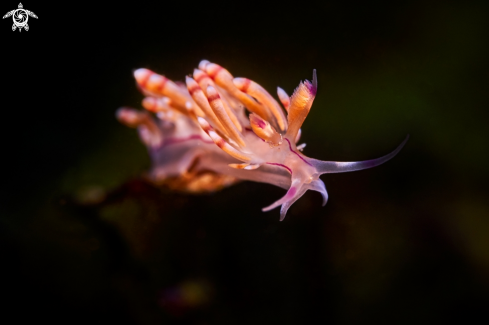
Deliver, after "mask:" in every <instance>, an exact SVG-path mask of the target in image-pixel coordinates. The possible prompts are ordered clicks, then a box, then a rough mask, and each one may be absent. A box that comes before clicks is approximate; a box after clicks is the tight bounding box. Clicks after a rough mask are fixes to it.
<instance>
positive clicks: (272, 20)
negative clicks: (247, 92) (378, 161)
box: [0, 0, 489, 324]
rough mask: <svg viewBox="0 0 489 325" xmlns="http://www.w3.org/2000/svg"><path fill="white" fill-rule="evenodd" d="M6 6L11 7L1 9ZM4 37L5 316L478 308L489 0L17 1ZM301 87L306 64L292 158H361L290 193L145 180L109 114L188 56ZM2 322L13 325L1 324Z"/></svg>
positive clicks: (126, 132) (124, 320)
mask: <svg viewBox="0 0 489 325" xmlns="http://www.w3.org/2000/svg"><path fill="white" fill-rule="evenodd" d="M16 6H17V4H16V3H13V2H12V3H10V4H9V7H7V4H2V9H3V11H4V12H7V11H10V10H12V9H15V8H16ZM24 8H25V9H29V10H31V11H33V12H34V13H36V15H37V16H38V17H39V19H37V20H36V19H32V18H31V19H29V25H30V30H29V31H28V32H24V31H23V32H21V33H19V32H12V31H11V28H10V27H11V21H7V19H6V20H3V21H2V25H1V38H2V43H3V44H4V46H3V49H2V63H3V68H2V69H3V71H4V72H3V73H2V79H3V87H2V107H3V109H2V114H3V115H2V121H3V125H2V128H1V132H2V139H3V141H2V143H3V145H4V149H3V155H2V158H3V159H2V163H3V170H4V175H5V176H4V177H3V182H2V184H3V190H2V196H1V197H2V203H1V205H0V208H1V221H0V261H1V270H2V288H1V290H0V292H1V293H2V295H3V296H4V298H6V299H3V303H2V317H4V318H5V319H6V320H10V321H9V322H7V323H27V322H29V323H30V322H39V321H49V322H50V323H52V324H58V323H59V324H86V323H88V322H89V323H97V324H98V323H100V324H102V323H116V322H117V323H119V324H278V323H280V324H318V323H329V324H374V323H375V324H442V323H443V324H448V323H462V322H464V323H467V322H469V323H473V321H474V320H476V319H479V320H484V322H483V323H485V322H487V321H488V316H487V306H488V302H489V235H488V234H489V200H488V198H489V196H488V194H489V191H488V189H487V183H488V181H489V173H488V172H487V167H486V165H487V161H489V153H488V147H489V128H488V127H487V122H488V118H489V110H488V107H489V106H488V105H489V95H488V94H489V82H488V79H489V69H488V68H489V64H488V61H487V57H488V55H489V44H488V42H489V20H488V17H489V10H488V9H489V4H488V3H487V1H435V0H433V1H431V0H430V1H397V2H385V1H368V2H367V1H364V2H360V1H358V2H354V1H350V2H345V1H323V2H318V3H315V2H304V3H295V4H291V5H288V4H286V3H283V2H277V3H267V4H263V3H251V2H246V3H245V2H231V1H228V2H223V3H212V2H202V3H201V4H200V5H199V6H196V5H192V4H190V3H182V4H181V5H177V4H174V3H170V2H161V1H160V2H147V3H145V2H142V1H138V2H135V3H133V4H131V5H122V4H119V5H106V4H100V3H96V2H94V3H89V2H83V3H80V4H78V5H76V6H75V5H73V4H66V6H61V5H60V6H55V5H53V4H40V3H29V4H28V3H24ZM204 58H205V59H208V60H210V61H213V62H217V63H219V64H220V65H222V66H224V67H226V68H227V69H228V70H230V71H231V72H232V73H233V74H234V75H235V76H244V77H248V78H250V79H253V80H255V81H257V82H259V83H260V84H261V85H263V86H264V87H265V88H266V89H268V90H269V91H270V92H271V93H272V94H274V90H275V88H276V86H281V87H282V88H284V89H285V90H286V91H287V92H289V93H292V91H293V89H294V88H295V87H296V86H297V85H298V83H299V81H300V80H304V79H306V78H307V79H310V78H311V76H312V69H314V68H315V69H317V71H318V80H319V92H318V95H317V97H316V100H315V102H314V105H313V107H312V110H311V113H310V115H309V117H308V118H307V119H306V122H305V124H304V126H303V129H302V130H303V136H302V141H303V142H306V143H307V147H306V149H305V151H304V153H305V154H306V155H307V156H309V157H313V158H316V159H322V160H337V161H342V160H343V161H352V160H353V161H354V160H364V159H371V158H376V157H379V156H382V155H384V154H386V153H388V152H390V151H391V150H393V149H394V148H395V147H396V146H397V145H398V144H399V143H400V142H401V141H402V139H403V138H404V137H405V136H406V134H410V135H411V138H410V140H409V142H408V143H407V145H406V147H405V148H404V149H403V150H402V151H401V152H400V153H399V154H398V155H397V156H396V157H395V158H394V159H393V160H391V161H389V162H388V163H386V164H385V165H382V166H380V167H376V168H374V169H370V170H365V171H360V172H354V173H347V174H332V175H325V176H323V177H322V179H323V180H324V182H325V184H326V188H327V189H328V192H329V195H330V199H329V202H328V204H327V205H326V207H324V208H323V207H321V198H320V195H319V194H317V193H315V192H314V193H312V192H308V193H306V195H304V197H303V198H302V199H300V200H299V201H298V202H297V203H295V204H294V205H293V207H292V208H291V209H290V210H289V213H288V215H287V217H286V218H285V220H284V221H283V222H279V221H278V220H279V213H278V210H274V211H272V212H268V213H262V212H261V208H262V207H264V206H267V205H268V204H270V203H272V202H274V201H275V200H276V199H278V198H280V197H281V196H282V195H283V192H284V191H283V190H281V189H279V188H274V187H273V186H270V185H267V184H258V183H251V182H243V183H240V184H238V185H235V186H233V187H230V188H227V189H224V190H222V191H220V192H216V193H213V194H210V195H202V196H193V195H184V194H179V193H173V192H171V191H169V190H166V189H158V188H155V187H153V186H151V185H150V184H148V183H146V182H144V181H143V180H142V179H141V175H142V174H143V173H144V171H146V170H148V168H149V159H148V156H147V154H146V151H145V148H144V147H143V145H142V144H141V143H140V142H139V140H138V138H137V135H136V132H135V131H134V130H132V129H128V128H125V127H123V126H122V125H120V124H118V123H117V121H116V120H115V116H114V114H115V110H116V109H117V108H118V107H120V106H132V107H138V108H139V107H140V101H141V99H142V95H140V94H139V92H138V91H137V89H136V87H135V83H134V80H133V78H132V70H133V69H136V68H139V67H146V68H150V69H152V70H154V71H157V72H159V73H161V74H165V75H166V76H168V77H169V78H171V79H173V80H183V79H184V76H185V75H186V74H189V73H191V72H192V69H193V68H194V67H196V66H197V64H198V62H199V61H200V60H201V59H204ZM11 317H15V320H16V321H15V322H11V320H12V319H13V318H11Z"/></svg>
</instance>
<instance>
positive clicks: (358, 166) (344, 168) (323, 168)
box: [307, 135, 409, 175]
mask: <svg viewBox="0 0 489 325" xmlns="http://www.w3.org/2000/svg"><path fill="white" fill-rule="evenodd" d="M408 139H409V135H408V136H407V137H406V138H405V139H404V141H403V142H402V143H401V144H400V145H399V146H398V147H397V148H396V149H395V150H394V151H392V152H391V153H389V154H387V155H385V156H383V157H380V158H376V159H371V160H363V161H352V162H342V161H322V160H317V159H312V158H308V159H307V160H308V161H309V163H310V164H311V165H313V166H314V167H315V168H316V170H317V172H318V174H320V175H322V174H327V173H346V172H353V171H357V170H362V169H368V168H372V167H375V166H379V165H381V164H383V163H385V162H386V161H389V160H390V159H392V158H394V156H395V155H397V154H398V153H399V151H401V149H402V147H404V145H405V144H406V142H407V141H408Z"/></svg>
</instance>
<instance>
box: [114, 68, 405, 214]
mask: <svg viewBox="0 0 489 325" xmlns="http://www.w3.org/2000/svg"><path fill="white" fill-rule="evenodd" d="M134 76H135V78H136V81H137V84H138V86H139V88H140V89H141V91H142V92H143V93H144V94H145V95H146V96H148V97H146V98H145V99H144V100H143V106H144V107H145V108H146V109H147V110H148V111H151V112H155V113H156V114H157V121H155V120H153V119H152V118H151V117H150V115H149V113H147V112H144V111H136V110H131V109H126V108H124V109H120V110H119V111H118V118H119V120H120V121H122V122H123V123H125V124H126V125H129V126H133V127H138V129H139V134H140V138H141V139H142V141H143V143H145V144H146V146H147V147H148V150H149V152H150V155H151V158H152V162H153V169H152V177H153V179H154V180H155V181H164V180H165V179H169V178H173V179H175V178H176V179H180V180H181V179H185V178H187V179H189V177H190V179H193V180H197V182H196V183H195V182H194V183H193V185H192V186H190V185H189V184H192V182H189V183H186V182H183V183H182V184H183V185H181V187H183V189H187V190H189V191H199V190H202V189H206V190H215V189H217V188H220V187H223V186H226V185H229V184H232V183H234V182H235V181H237V180H240V179H242V180H252V181H258V182H265V183H270V184H273V185H276V186H280V187H282V188H285V189H287V193H286V194H285V196H284V197H282V198H281V199H279V200H278V201H276V202H275V203H273V204H272V205H270V206H268V207H266V208H264V209H263V211H269V210H271V209H274V208H276V207H278V206H280V205H281V210H280V220H283V219H284V217H285V215H286V213H287V210H288V209H289V208H290V206H291V205H292V204H293V203H294V202H295V201H296V200H297V199H299V198H300V197H301V196H302V195H303V194H304V193H305V192H306V191H307V190H314V191H317V192H319V193H321V195H322V196H323V205H325V204H326V202H327V200H328V193H327V191H326V188H325V186H324V183H323V182H322V181H321V179H320V178H319V176H320V175H322V174H325V173H341V172H349V171H355V170H361V169H366V168H371V167H375V166H378V165H380V164H382V163H384V162H386V161H387V160H389V159H391V158H392V157H394V156H395V155H396V154H397V153H398V152H399V151H400V150H401V148H402V147H403V146H404V144H405V143H406V141H407V140H408V138H407V137H406V139H405V140H404V141H403V142H402V143H401V144H400V145H399V146H398V147H397V149H395V150H394V151H393V152H391V153H390V154H388V155H386V156H384V157H381V158H377V159H373V160H367V161H358V162H332V161H320V160H316V159H312V158H309V157H306V156H305V155H303V154H302V152H301V151H302V149H303V148H304V146H305V144H302V145H297V142H298V141H299V139H300V133H301V130H300V128H301V126H302V124H303V122H304V120H305V119H306V117H307V115H308V113H309V111H310V109H311V106H312V103H313V101H314V98H315V96H316V92H317V86H318V83H317V77H316V71H315V70H314V72H313V79H312V81H311V82H310V81H307V80H306V81H304V82H301V83H300V84H299V86H298V87H297V88H296V90H295V91H294V93H293V94H292V96H291V97H289V96H288V95H287V93H286V92H285V91H284V90H283V89H281V88H280V87H278V89H277V95H278V98H279V100H280V102H281V103H282V105H283V107H284V108H285V111H286V112H287V116H286V115H285V113H284V109H282V107H281V106H280V105H279V103H278V102H277V101H276V100H275V99H274V98H273V97H272V96H271V95H270V94H269V93H268V92H267V91H266V90H265V89H263V88H262V87H261V86H260V85H259V84H257V83H255V82H254V81H252V80H249V79H246V78H234V77H233V76H232V75H231V74H230V73H229V71H227V70H226V69H224V68H223V67H221V66H219V65H217V64H214V63H210V62H209V61H206V60H203V61H201V62H200V64H199V68H198V69H195V70H194V72H193V76H192V77H190V76H187V77H186V87H185V86H183V85H178V84H177V83H173V82H172V81H170V80H169V79H167V78H166V77H163V76H161V75H158V74H156V73H154V72H152V71H150V70H147V69H138V70H136V71H135V72H134ZM245 109H246V110H247V111H248V112H249V115H248V116H247V114H246V113H245ZM189 175H191V176H189ZM202 175H205V176H202ZM199 177H200V178H199ZM202 177H205V178H204V180H202V179H201V178H202ZM196 189H197V190H196Z"/></svg>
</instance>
